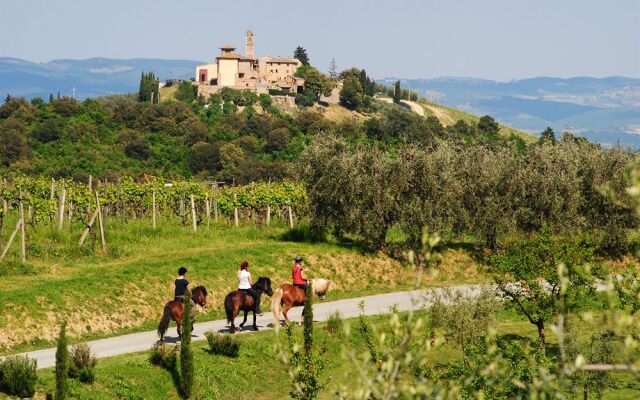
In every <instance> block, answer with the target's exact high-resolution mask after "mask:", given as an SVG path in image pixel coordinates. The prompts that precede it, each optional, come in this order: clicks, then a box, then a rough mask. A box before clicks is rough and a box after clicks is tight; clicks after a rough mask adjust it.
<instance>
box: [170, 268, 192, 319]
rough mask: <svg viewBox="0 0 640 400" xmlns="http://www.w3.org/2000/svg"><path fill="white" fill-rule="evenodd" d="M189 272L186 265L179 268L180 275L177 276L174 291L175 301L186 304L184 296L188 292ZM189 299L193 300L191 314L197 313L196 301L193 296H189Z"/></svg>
mask: <svg viewBox="0 0 640 400" xmlns="http://www.w3.org/2000/svg"><path fill="white" fill-rule="evenodd" d="M186 274H187V269H186V268H185V267H180V268H179V269H178V277H177V278H176V280H175V282H174V284H175V286H176V289H175V291H174V294H173V297H174V300H175V301H179V302H180V303H183V304H184V298H185V296H186V294H187V289H188V287H189V281H188V280H187V278H185V275H186ZM189 301H191V316H193V315H195V310H196V303H195V302H194V301H193V299H192V298H191V297H189Z"/></svg>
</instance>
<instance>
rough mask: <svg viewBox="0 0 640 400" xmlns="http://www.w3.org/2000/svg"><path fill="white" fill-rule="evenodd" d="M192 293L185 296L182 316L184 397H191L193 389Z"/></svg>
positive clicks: (181, 372)
mask: <svg viewBox="0 0 640 400" xmlns="http://www.w3.org/2000/svg"><path fill="white" fill-rule="evenodd" d="M192 323H193V321H191V293H190V292H189V291H187V293H186V294H185V296H184V315H183V316H182V336H181V338H180V379H181V383H182V396H183V397H184V398H185V399H188V398H189V397H191V390H192V389H193V352H192V350H191V326H192Z"/></svg>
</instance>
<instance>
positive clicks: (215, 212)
mask: <svg viewBox="0 0 640 400" xmlns="http://www.w3.org/2000/svg"><path fill="white" fill-rule="evenodd" d="M217 191H218V182H216V183H214V186H213V220H214V221H215V222H218V200H217V198H216V192H217Z"/></svg>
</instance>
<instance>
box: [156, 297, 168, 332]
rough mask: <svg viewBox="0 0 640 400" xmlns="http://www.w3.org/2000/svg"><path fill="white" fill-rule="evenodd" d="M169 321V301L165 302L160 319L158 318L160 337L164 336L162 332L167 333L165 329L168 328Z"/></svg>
mask: <svg viewBox="0 0 640 400" xmlns="http://www.w3.org/2000/svg"><path fill="white" fill-rule="evenodd" d="M170 322H171V304H170V302H169V303H167V304H165V306H164V312H163V313H162V319H161V320H160V324H158V335H160V338H162V337H164V334H165V333H167V329H168V328H169V323H170Z"/></svg>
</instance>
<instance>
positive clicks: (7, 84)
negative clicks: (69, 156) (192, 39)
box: [0, 58, 203, 100]
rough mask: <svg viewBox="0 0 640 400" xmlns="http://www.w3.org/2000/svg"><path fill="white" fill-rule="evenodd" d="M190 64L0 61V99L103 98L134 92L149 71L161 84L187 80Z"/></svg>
mask: <svg viewBox="0 0 640 400" xmlns="http://www.w3.org/2000/svg"><path fill="white" fill-rule="evenodd" d="M199 64H203V62H201V61H193V60H158V59H150V58H134V59H131V60H117V59H109V58H89V59H86V60H53V61H49V62H47V63H33V62H29V61H24V60H20V59H17V58H0V96H2V99H1V100H4V98H5V97H6V95H7V93H9V94H11V95H12V96H24V97H27V98H33V97H42V98H44V99H48V98H49V94H53V95H54V96H57V94H58V92H59V93H60V95H61V96H70V95H71V94H72V91H73V88H74V87H75V89H76V90H75V93H76V97H78V98H81V99H84V98H87V97H97V96H105V95H109V94H121V93H130V92H137V91H138V85H139V84H140V74H141V73H142V71H145V72H149V71H153V72H154V73H155V74H156V76H157V77H159V78H160V79H161V80H165V79H167V78H176V79H189V78H191V77H193V76H194V73H195V67H196V65H199Z"/></svg>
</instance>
